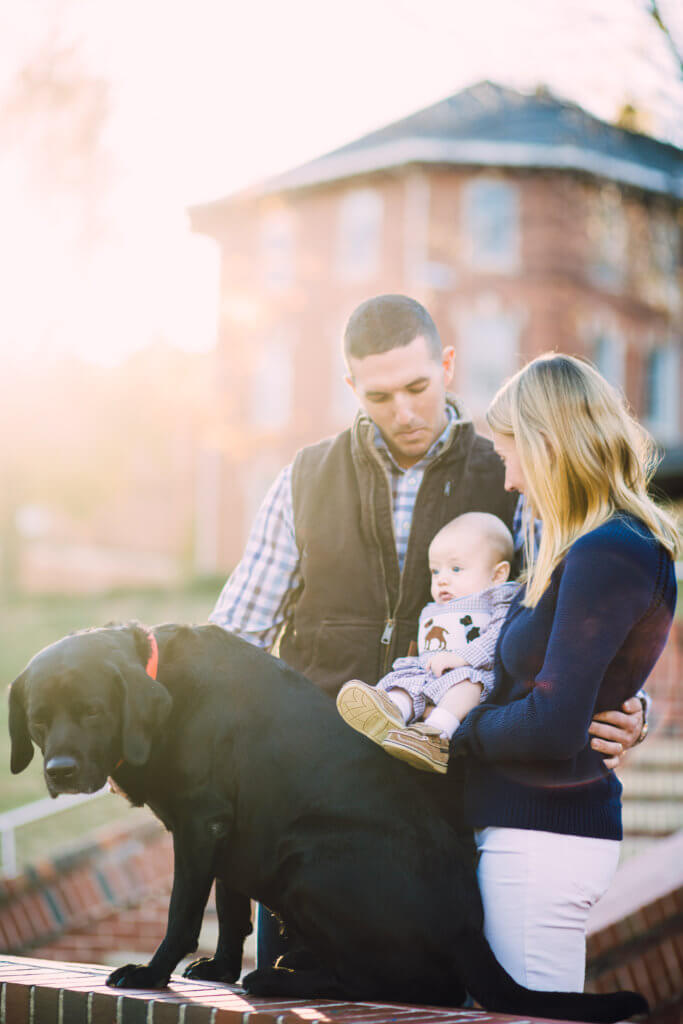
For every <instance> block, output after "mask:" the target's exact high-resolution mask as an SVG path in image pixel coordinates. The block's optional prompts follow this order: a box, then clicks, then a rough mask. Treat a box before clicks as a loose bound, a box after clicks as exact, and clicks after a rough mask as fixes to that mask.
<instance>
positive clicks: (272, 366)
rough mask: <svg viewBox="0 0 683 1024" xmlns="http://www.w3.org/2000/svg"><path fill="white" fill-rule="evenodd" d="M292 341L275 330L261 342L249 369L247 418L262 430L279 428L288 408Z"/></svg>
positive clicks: (284, 425)
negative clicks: (248, 414) (250, 369)
mask: <svg viewBox="0 0 683 1024" xmlns="http://www.w3.org/2000/svg"><path fill="white" fill-rule="evenodd" d="M293 377H294V369H293V365H292V344H291V338H290V336H289V332H288V331H286V330H285V329H282V328H281V329H277V330H275V331H274V332H273V333H272V334H271V335H270V336H269V337H267V338H266V339H265V341H264V342H263V343H262V344H261V346H260V348H259V351H258V353H257V356H256V359H255V361H254V365H253V368H252V373H251V393H250V396H249V397H250V417H249V419H250V422H251V424H252V425H253V426H255V427H258V428H260V429H262V430H281V429H282V428H283V427H286V426H287V424H288V423H289V419H290V416H291V412H292V385H293Z"/></svg>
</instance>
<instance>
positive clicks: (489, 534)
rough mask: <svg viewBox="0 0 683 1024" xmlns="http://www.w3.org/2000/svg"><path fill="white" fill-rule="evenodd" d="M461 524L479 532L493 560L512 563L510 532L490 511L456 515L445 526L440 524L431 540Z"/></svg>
mask: <svg viewBox="0 0 683 1024" xmlns="http://www.w3.org/2000/svg"><path fill="white" fill-rule="evenodd" d="M461 526H470V527H472V528H473V529H475V530H477V531H478V532H479V533H480V534H481V536H482V540H484V541H485V542H486V543H487V544H488V545H490V547H491V548H492V550H493V552H494V561H495V562H509V563H510V565H512V560H513V558H514V555H515V545H514V541H513V539H512V534H511V533H510V531H509V530H508V528H507V526H506V525H505V523H504V522H503V520H502V519H499V518H498V516H494V515H492V514H491V513H490V512H464V513H463V515H461V516H456V517H455V519H451V521H450V522H448V523H446V525H445V526H442V527H441V529H440V530H439V531H438V533H436V534H435V535H434V537H433V538H432V541H434V540H436V538H437V537H439V536H441V535H442V534H445V533H450V532H451V531H455V530H456V529H458V527H461Z"/></svg>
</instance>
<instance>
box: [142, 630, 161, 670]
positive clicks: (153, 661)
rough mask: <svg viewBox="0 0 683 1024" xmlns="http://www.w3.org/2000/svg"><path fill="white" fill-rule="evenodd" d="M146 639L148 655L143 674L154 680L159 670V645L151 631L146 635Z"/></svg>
mask: <svg viewBox="0 0 683 1024" xmlns="http://www.w3.org/2000/svg"><path fill="white" fill-rule="evenodd" d="M147 639H148V640H149V646H150V654H149V659H148V661H147V664H146V665H145V672H146V673H147V675H148V676H151V677H152V679H156V677H157V669H158V668H159V645H158V643H157V638H156V637H155V635H154V633H153V632H152V630H151V629H150V630H149V632H148V633H147Z"/></svg>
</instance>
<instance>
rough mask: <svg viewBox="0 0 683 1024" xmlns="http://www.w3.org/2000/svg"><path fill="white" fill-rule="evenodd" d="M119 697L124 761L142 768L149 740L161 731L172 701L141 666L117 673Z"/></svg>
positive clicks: (164, 689) (165, 691) (147, 755)
mask: <svg viewBox="0 0 683 1024" xmlns="http://www.w3.org/2000/svg"><path fill="white" fill-rule="evenodd" d="M118 682H119V686H120V688H121V694H122V721H121V738H122V745H123V750H122V753H123V759H124V761H127V762H128V764H132V765H141V764H144V763H145V762H146V761H147V759H148V758H149V754H150V750H151V747H152V740H153V738H154V736H155V734H156V733H157V732H158V731H159V729H161V727H162V726H163V724H164V722H165V721H166V719H167V717H168V714H169V712H170V710H171V705H172V703H173V701H172V700H171V695H170V694H169V692H168V690H167V689H166V688H165V687H164V686H162V684H161V683H158V682H157V681H156V680H155V679H152V678H151V676H148V675H147V673H146V672H145V670H144V669H143V668H142V666H140V667H138V666H131V667H130V668H127V669H126V672H125V675H124V674H123V673H121V672H119V673H118Z"/></svg>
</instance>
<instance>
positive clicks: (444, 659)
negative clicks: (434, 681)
mask: <svg viewBox="0 0 683 1024" xmlns="http://www.w3.org/2000/svg"><path fill="white" fill-rule="evenodd" d="M467 664H468V663H467V662H466V661H465V659H464V658H461V657H460V656H459V655H457V654H454V653H452V652H451V651H441V652H440V653H439V654H433V655H432V656H431V658H430V659H429V661H428V662H427V671H428V672H431V673H432V675H434V676H442V675H443V674H444V672H450V670H451V669H452V668H463V667H464V666H465V665H467Z"/></svg>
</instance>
